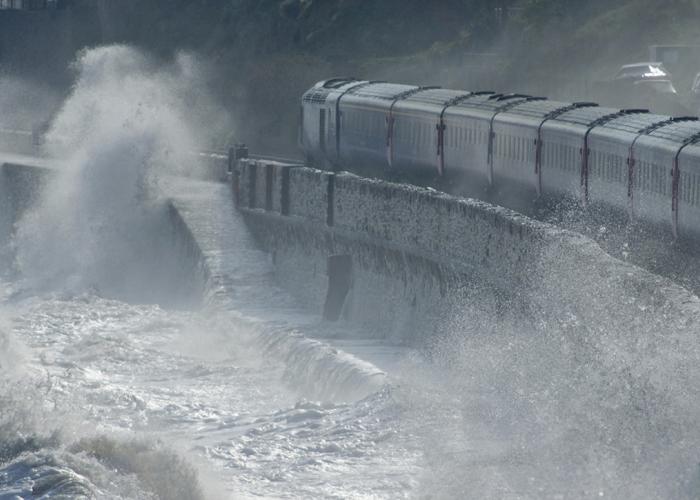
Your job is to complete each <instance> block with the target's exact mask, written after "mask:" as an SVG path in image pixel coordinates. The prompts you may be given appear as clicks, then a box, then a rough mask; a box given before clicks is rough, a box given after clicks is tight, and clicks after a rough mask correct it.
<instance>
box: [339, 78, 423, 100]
mask: <svg viewBox="0 0 700 500" xmlns="http://www.w3.org/2000/svg"><path fill="white" fill-rule="evenodd" d="M418 89H420V87H416V86H415V85H403V84H400V83H385V82H377V83H370V84H368V85H362V86H358V87H356V88H353V89H350V90H349V91H348V93H347V95H354V96H356V97H362V98H366V99H382V100H388V101H392V100H394V99H396V98H397V97H400V96H401V95H403V94H405V93H406V92H412V91H416V90H418Z"/></svg>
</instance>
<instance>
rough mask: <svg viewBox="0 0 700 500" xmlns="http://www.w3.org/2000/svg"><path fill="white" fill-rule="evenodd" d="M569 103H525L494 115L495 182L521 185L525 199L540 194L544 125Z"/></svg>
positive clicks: (544, 100)
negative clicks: (542, 127) (542, 131)
mask: <svg viewBox="0 0 700 500" xmlns="http://www.w3.org/2000/svg"><path fill="white" fill-rule="evenodd" d="M567 106H570V105H569V104H568V103H563V102H558V101H550V100H546V99H533V100H526V101H525V102H522V103H519V104H516V105H514V106H513V107H511V108H510V109H507V110H505V111H503V112H501V113H498V114H496V115H495V116H494V119H493V133H494V141H495V144H496V146H495V151H496V154H494V159H493V172H494V182H495V184H496V185H497V186H499V185H501V184H506V185H514V186H518V188H519V189H521V190H523V194H524V195H525V196H528V197H531V198H535V197H537V196H538V195H539V194H540V192H541V184H540V175H541V171H540V166H541V154H542V144H541V137H540V135H541V126H542V124H543V123H544V122H545V121H546V120H547V119H548V117H549V116H551V115H552V114H553V113H555V112H556V111H558V110H561V109H564V108H566V107H567Z"/></svg>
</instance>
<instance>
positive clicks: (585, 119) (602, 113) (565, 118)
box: [556, 106, 620, 127]
mask: <svg viewBox="0 0 700 500" xmlns="http://www.w3.org/2000/svg"><path fill="white" fill-rule="evenodd" d="M619 112H620V110H619V109H614V108H606V107H601V106H591V107H581V108H576V109H572V110H571V111H566V112H565V113H562V114H560V115H559V116H557V117H556V120H557V121H562V122H567V123H573V124H575V125H582V126H584V127H590V126H591V125H593V124H594V123H595V122H597V121H598V120H600V119H601V118H604V117H606V116H611V115H614V114H616V113H619Z"/></svg>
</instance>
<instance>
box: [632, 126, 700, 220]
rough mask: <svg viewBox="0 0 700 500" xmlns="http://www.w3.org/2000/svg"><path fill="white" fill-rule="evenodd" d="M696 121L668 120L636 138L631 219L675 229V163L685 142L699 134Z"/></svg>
mask: <svg viewBox="0 0 700 500" xmlns="http://www.w3.org/2000/svg"><path fill="white" fill-rule="evenodd" d="M695 120H696V119H692V120H688V119H685V118H680V119H679V118H674V119H670V120H668V121H666V122H660V123H659V124H657V125H655V126H652V127H650V128H649V129H647V130H645V131H642V133H640V135H639V136H638V138H637V140H636V141H635V143H634V146H633V147H632V149H631V151H630V157H631V161H630V165H631V171H630V175H631V181H632V183H631V186H630V190H629V196H630V199H629V205H630V207H631V211H632V215H633V216H634V217H636V218H640V219H643V220H647V221H650V222H653V223H656V224H666V225H671V226H675V224H676V222H677V221H676V220H675V216H674V214H673V212H674V201H673V199H674V189H675V188H674V183H673V176H674V172H673V170H674V164H675V162H676V156H677V154H678V152H679V150H680V148H681V146H682V144H683V143H684V141H685V140H686V139H687V138H689V137H692V136H694V135H696V134H697V133H698V132H700V126H698V123H697V122H696V121H695ZM684 184H685V183H684Z"/></svg>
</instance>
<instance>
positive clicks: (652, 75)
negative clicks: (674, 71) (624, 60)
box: [613, 62, 670, 80]
mask: <svg viewBox="0 0 700 500" xmlns="http://www.w3.org/2000/svg"><path fill="white" fill-rule="evenodd" d="M669 77H670V73H669V72H668V70H667V69H666V68H665V67H664V65H663V63H660V62H640V63H634V64H625V65H623V66H622V67H620V69H619V70H618V71H617V73H616V74H615V76H614V77H613V80H627V79H631V80H644V79H657V80H658V79H665V80H668V79H669Z"/></svg>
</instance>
